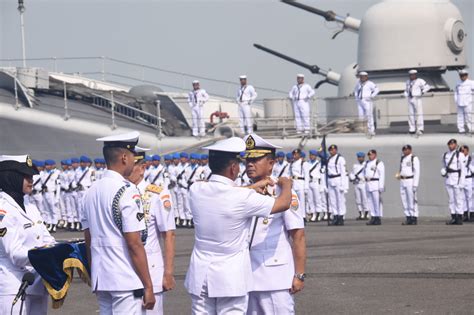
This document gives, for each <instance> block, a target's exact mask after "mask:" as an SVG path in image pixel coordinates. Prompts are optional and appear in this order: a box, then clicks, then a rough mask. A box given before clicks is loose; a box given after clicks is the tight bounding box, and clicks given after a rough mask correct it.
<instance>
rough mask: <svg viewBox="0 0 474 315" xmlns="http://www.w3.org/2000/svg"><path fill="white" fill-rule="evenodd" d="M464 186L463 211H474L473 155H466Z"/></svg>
mask: <svg viewBox="0 0 474 315" xmlns="http://www.w3.org/2000/svg"><path fill="white" fill-rule="evenodd" d="M464 167H465V171H464V174H465V175H464V177H465V180H464V187H462V193H463V195H464V196H463V211H464V212H474V205H473V202H472V200H473V199H472V193H473V189H472V186H473V177H474V163H473V161H472V156H466V157H465V159H464Z"/></svg>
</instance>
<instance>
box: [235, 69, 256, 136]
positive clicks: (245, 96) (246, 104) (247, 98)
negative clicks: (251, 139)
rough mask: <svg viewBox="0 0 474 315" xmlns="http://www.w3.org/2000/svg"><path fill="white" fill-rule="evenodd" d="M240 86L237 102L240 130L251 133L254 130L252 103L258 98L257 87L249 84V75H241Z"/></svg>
mask: <svg viewBox="0 0 474 315" xmlns="http://www.w3.org/2000/svg"><path fill="white" fill-rule="evenodd" d="M239 79H240V87H239V89H238V90H237V98H236V100H237V104H238V105H239V119H240V131H241V132H242V133H243V134H250V133H252V132H253V121H252V103H253V102H255V100H256V99H257V92H255V88H254V87H253V86H252V85H250V84H247V76H246V75H241V76H240V77H239Z"/></svg>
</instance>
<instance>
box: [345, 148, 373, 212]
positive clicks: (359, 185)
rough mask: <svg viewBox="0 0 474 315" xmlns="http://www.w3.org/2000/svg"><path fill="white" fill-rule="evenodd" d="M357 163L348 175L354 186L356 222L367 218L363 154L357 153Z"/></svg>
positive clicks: (367, 208) (367, 207)
mask: <svg viewBox="0 0 474 315" xmlns="http://www.w3.org/2000/svg"><path fill="white" fill-rule="evenodd" d="M356 157H357V163H354V165H353V166H352V171H351V172H350V174H349V180H350V182H352V184H354V194H355V201H356V205H357V210H358V211H359V216H358V217H357V220H368V218H369V204H368V201H367V189H366V185H365V177H364V171H365V166H366V164H367V162H366V161H365V153H364V152H357V154H356Z"/></svg>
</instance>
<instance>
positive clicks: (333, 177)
mask: <svg viewBox="0 0 474 315" xmlns="http://www.w3.org/2000/svg"><path fill="white" fill-rule="evenodd" d="M327 172H328V177H327V179H328V197H329V198H328V199H329V212H330V213H332V214H334V215H341V216H345V215H346V211H347V209H346V196H345V194H346V193H347V190H348V189H349V187H348V184H347V183H348V181H347V172H346V159H344V157H343V156H342V155H340V154H339V153H337V154H335V155H333V156H331V157H329V159H328V162H327Z"/></svg>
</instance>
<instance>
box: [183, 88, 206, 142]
mask: <svg viewBox="0 0 474 315" xmlns="http://www.w3.org/2000/svg"><path fill="white" fill-rule="evenodd" d="M208 100H209V94H207V92H206V90H204V89H201V87H200V84H199V81H198V80H194V81H193V90H192V91H191V92H189V94H188V104H189V107H190V108H191V115H192V118H193V136H194V137H198V136H199V137H204V136H205V135H206V128H205V123H204V117H203V116H202V109H203V107H204V104H205V103H206V102H207V101H208Z"/></svg>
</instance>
